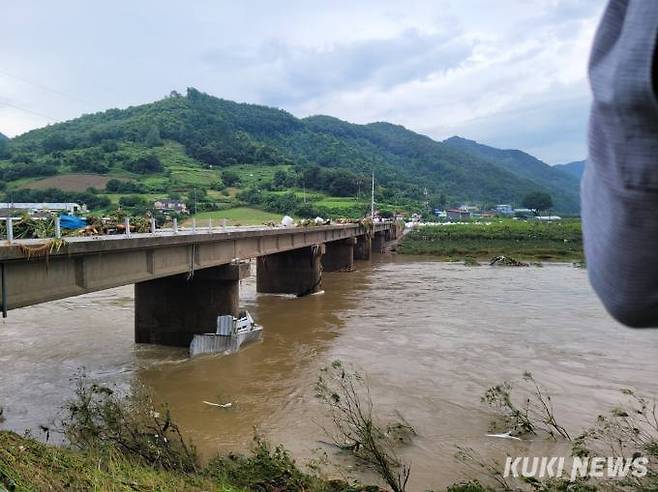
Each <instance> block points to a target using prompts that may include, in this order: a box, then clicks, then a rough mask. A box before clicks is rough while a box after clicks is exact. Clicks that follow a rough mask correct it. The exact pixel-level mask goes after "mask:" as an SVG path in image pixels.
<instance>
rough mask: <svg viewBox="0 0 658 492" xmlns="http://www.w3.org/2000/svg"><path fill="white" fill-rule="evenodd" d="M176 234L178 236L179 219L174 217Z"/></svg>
mask: <svg viewBox="0 0 658 492" xmlns="http://www.w3.org/2000/svg"><path fill="white" fill-rule="evenodd" d="M174 234H178V219H177V218H176V217H174Z"/></svg>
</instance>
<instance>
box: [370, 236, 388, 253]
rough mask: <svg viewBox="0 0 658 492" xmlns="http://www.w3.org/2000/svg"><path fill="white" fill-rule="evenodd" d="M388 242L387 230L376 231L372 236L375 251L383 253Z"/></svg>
mask: <svg viewBox="0 0 658 492" xmlns="http://www.w3.org/2000/svg"><path fill="white" fill-rule="evenodd" d="M385 244H386V231H381V232H375V234H374V235H373V236H372V251H373V252H374V253H383V252H384V245H385Z"/></svg>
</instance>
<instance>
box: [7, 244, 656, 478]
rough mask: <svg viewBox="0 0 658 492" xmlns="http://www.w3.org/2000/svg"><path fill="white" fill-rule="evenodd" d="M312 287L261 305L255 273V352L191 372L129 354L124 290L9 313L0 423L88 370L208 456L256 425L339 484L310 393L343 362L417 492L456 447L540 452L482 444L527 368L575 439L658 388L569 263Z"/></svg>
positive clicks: (31, 409) (417, 266)
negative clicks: (490, 398) (506, 394)
mask: <svg viewBox="0 0 658 492" xmlns="http://www.w3.org/2000/svg"><path fill="white" fill-rule="evenodd" d="M323 289H324V291H325V292H324V294H321V295H314V296H309V297H306V298H302V299H296V298H290V297H285V296H268V295H261V294H257V293H256V288H255V277H254V276H252V277H251V278H249V279H247V280H245V281H243V283H242V285H241V301H242V304H243V306H244V307H245V308H247V309H248V310H249V311H250V312H251V313H252V315H253V316H254V318H255V319H256V320H257V321H258V322H259V323H261V324H262V325H263V326H264V331H265V336H264V340H263V341H262V342H261V343H258V344H255V345H252V346H249V347H247V348H246V349H244V350H243V351H241V352H240V353H238V354H234V355H231V356H227V357H208V358H199V359H195V360H192V361H190V360H188V359H187V356H186V352H185V350H183V349H175V348H166V347H151V346H136V345H135V344H134V343H133V288H132V286H127V287H121V288H118V289H112V290H107V291H103V292H98V293H94V294H89V295H84V296H80V297H77V298H71V299H66V300H62V301H57V302H51V303H47V304H42V305H38V306H33V307H30V308H24V309H20V310H17V311H11V312H10V313H9V318H8V319H6V320H3V321H2V322H1V323H0V405H2V406H3V407H4V414H5V418H6V421H5V422H4V423H3V424H0V425H1V426H2V428H4V429H12V430H16V431H19V432H20V431H23V430H25V429H27V428H32V429H33V430H34V429H37V428H38V425H39V424H41V423H47V422H48V421H49V420H50V419H51V418H52V417H53V416H54V415H56V413H57V411H58V408H59V407H60V406H61V405H62V403H63V402H64V401H65V400H66V399H67V398H68V397H69V396H70V394H71V387H72V386H71V382H70V378H71V377H72V376H74V375H75V373H76V371H78V370H79V368H81V367H84V368H85V370H86V372H87V373H88V374H89V375H90V376H91V377H93V378H95V379H99V380H102V381H105V382H108V383H112V384H117V385H119V386H121V385H124V386H125V385H128V384H130V383H131V382H133V381H139V382H141V383H143V384H145V385H147V386H148V387H150V388H151V389H152V390H153V392H154V394H155V395H156V396H157V398H158V399H160V400H162V401H166V402H168V403H169V405H170V407H171V409H172V411H173V415H174V417H175V418H176V420H177V421H178V422H179V423H180V424H181V426H182V428H183V429H184V431H185V432H186V433H187V435H188V436H189V437H190V438H191V439H192V440H193V441H194V442H195V443H196V444H197V446H198V447H199V449H200V451H201V453H202V454H203V456H205V457H207V456H210V455H211V454H213V453H215V452H217V451H227V450H238V451H239V450H244V449H247V448H248V447H249V446H250V443H251V440H252V437H253V435H254V428H255V427H256V428H257V430H258V432H259V433H261V434H262V435H264V436H266V437H267V438H268V439H269V440H270V441H272V442H274V443H283V444H284V445H285V446H286V447H287V448H288V449H290V450H291V452H292V453H293V455H294V456H295V458H297V460H298V462H300V463H304V462H305V461H308V460H310V459H315V458H317V457H318V456H319V455H320V454H321V453H322V452H326V453H327V454H328V457H329V459H330V460H331V461H334V462H338V463H340V464H341V469H343V470H344V473H346V474H353V475H356V476H360V477H361V478H365V479H370V478H371V477H368V476H364V475H362V474H361V473H362V472H361V471H359V470H358V469H355V468H350V464H351V463H350V461H349V459H348V458H347V457H345V456H342V455H338V454H337V452H336V451H335V450H334V449H333V448H331V447H328V446H326V445H323V444H322V443H321V441H323V440H326V437H325V435H324V433H323V431H322V429H321V427H322V425H323V423H325V421H324V420H323V412H322V408H321V407H320V405H319V403H318V402H317V401H316V400H315V398H314V390H313V384H314V382H315V380H316V379H317V377H318V374H319V370H320V369H321V367H323V366H325V365H327V364H328V363H330V362H331V361H332V360H335V359H340V360H342V361H344V362H345V363H348V364H353V365H355V366H357V367H358V368H359V370H360V371H362V372H364V373H366V374H367V375H368V378H369V382H370V387H371V391H372V394H373V399H374V401H375V405H376V409H377V412H378V413H379V414H381V415H382V416H384V417H387V416H391V415H394V414H395V412H396V411H399V412H400V413H401V414H402V415H403V416H404V417H405V419H406V420H407V421H409V423H411V424H412V425H413V426H414V428H415V429H416V431H417V433H418V436H417V437H416V438H415V440H414V442H413V444H412V445H410V446H408V447H406V448H404V449H403V450H402V455H403V457H404V458H405V459H406V460H408V461H410V462H412V463H413V467H412V480H411V483H410V484H411V486H410V490H425V489H428V488H435V489H436V488H439V487H442V486H445V485H447V484H449V483H452V482H454V481H457V480H461V479H464V478H465V477H466V473H467V470H466V469H465V468H464V466H463V465H462V464H460V463H458V462H457V461H456V460H455V459H454V455H455V452H456V449H457V446H467V447H472V448H474V449H477V450H478V452H480V453H482V454H483V455H485V456H492V457H500V456H504V455H505V453H506V452H510V449H512V448H510V446H514V447H515V448H514V449H515V450H516V451H518V452H520V451H521V450H525V451H528V452H534V451H537V452H539V450H541V447H542V446H545V445H544V444H543V443H536V442H529V443H516V442H511V441H509V440H504V439H496V438H491V437H487V436H486V433H487V430H488V425H489V422H490V419H491V412H490V411H489V410H488V409H486V408H485V407H483V406H482V404H481V403H480V396H481V395H482V394H483V392H484V391H485V390H486V388H487V387H489V386H491V385H493V384H495V383H498V382H501V381H503V380H512V381H517V380H519V379H520V378H521V376H522V373H523V372H524V371H526V370H527V371H531V372H532V373H533V375H534V376H535V378H536V379H537V380H539V381H540V382H541V383H542V384H543V385H544V386H545V387H546V388H547V389H548V391H549V392H550V393H551V395H552V397H553V402H554V405H555V408H556V413H557V416H558V418H559V419H560V420H561V421H562V423H563V424H565V425H566V426H567V427H568V428H569V429H570V430H571V431H572V432H577V431H579V430H581V429H582V428H583V427H584V426H586V425H588V424H589V423H591V422H593V420H594V418H595V417H596V415H597V414H599V413H601V412H605V411H606V410H608V409H609V408H610V407H611V406H613V405H614V404H615V403H617V402H619V401H622V395H621V394H620V392H619V390H620V389H621V388H625V387H634V388H636V389H638V390H639V391H641V392H642V393H643V394H647V395H649V396H653V395H654V394H655V393H656V391H657V390H658V379H657V378H656V374H658V357H657V356H656V355H657V354H658V331H651V330H649V331H641V330H640V331H638V330H631V329H627V328H623V327H621V326H620V325H618V324H617V323H615V322H614V321H612V320H611V319H610V318H609V317H608V316H607V315H606V313H605V312H604V310H603V308H602V307H601V306H600V305H599V304H598V302H597V300H596V298H595V296H594V294H593V292H592V290H591V288H590V287H589V285H588V282H587V276H586V271H585V270H583V269H579V268H575V267H573V266H571V265H568V264H565V265H556V264H553V265H545V266H544V267H543V268H539V267H531V268H505V267H489V266H482V267H465V266H463V265H461V264H450V263H442V262H437V261H432V260H428V259H424V258H410V257H403V256H392V257H391V256H388V257H380V258H378V259H375V260H373V261H372V262H359V263H357V270H356V271H355V272H351V273H331V274H325V275H324V277H323ZM203 400H206V401H211V402H219V403H226V402H231V403H233V406H232V407H231V408H229V409H219V408H216V407H211V406H208V405H206V404H204V403H203ZM34 433H35V435H38V432H37V431H36V430H35V431H34Z"/></svg>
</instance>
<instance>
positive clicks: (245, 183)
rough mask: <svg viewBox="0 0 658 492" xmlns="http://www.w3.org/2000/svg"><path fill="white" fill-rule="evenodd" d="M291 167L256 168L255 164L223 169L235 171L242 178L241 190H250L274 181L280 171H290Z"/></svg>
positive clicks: (224, 168) (236, 165)
mask: <svg viewBox="0 0 658 492" xmlns="http://www.w3.org/2000/svg"><path fill="white" fill-rule="evenodd" d="M290 168H291V166H285V165H279V166H256V165H253V164H235V165H233V166H228V167H223V168H222V171H224V170H227V171H233V172H235V173H236V174H237V175H238V176H240V188H242V189H244V188H249V187H251V186H258V185H262V184H264V183H267V182H268V181H272V178H274V173H275V172H277V171H278V170H282V171H288V170H289V169H290Z"/></svg>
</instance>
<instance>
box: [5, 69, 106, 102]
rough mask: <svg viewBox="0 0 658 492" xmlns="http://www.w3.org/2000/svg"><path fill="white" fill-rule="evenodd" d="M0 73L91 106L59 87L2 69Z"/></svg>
mask: <svg viewBox="0 0 658 492" xmlns="http://www.w3.org/2000/svg"><path fill="white" fill-rule="evenodd" d="M0 75H4V76H5V77H9V78H12V79H15V80H18V81H20V82H23V83H25V84H30V85H33V86H34V87H38V88H39V89H42V90H45V91H48V92H52V93H53V94H57V95H59V96H62V97H66V98H67V99H70V100H72V101H77V102H79V103H82V104H84V105H85V106H88V105H92V106H93V104H92V103H91V102H89V101H85V100H84V99H80V98H79V97H76V96H72V95H70V94H67V93H66V92H62V91H60V90H59V89H54V88H52V87H48V86H47V85H43V84H42V83H40V82H34V81H33V80H29V79H26V78H24V77H18V76H16V75H13V74H10V73H8V72H6V71H4V70H2V69H0Z"/></svg>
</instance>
